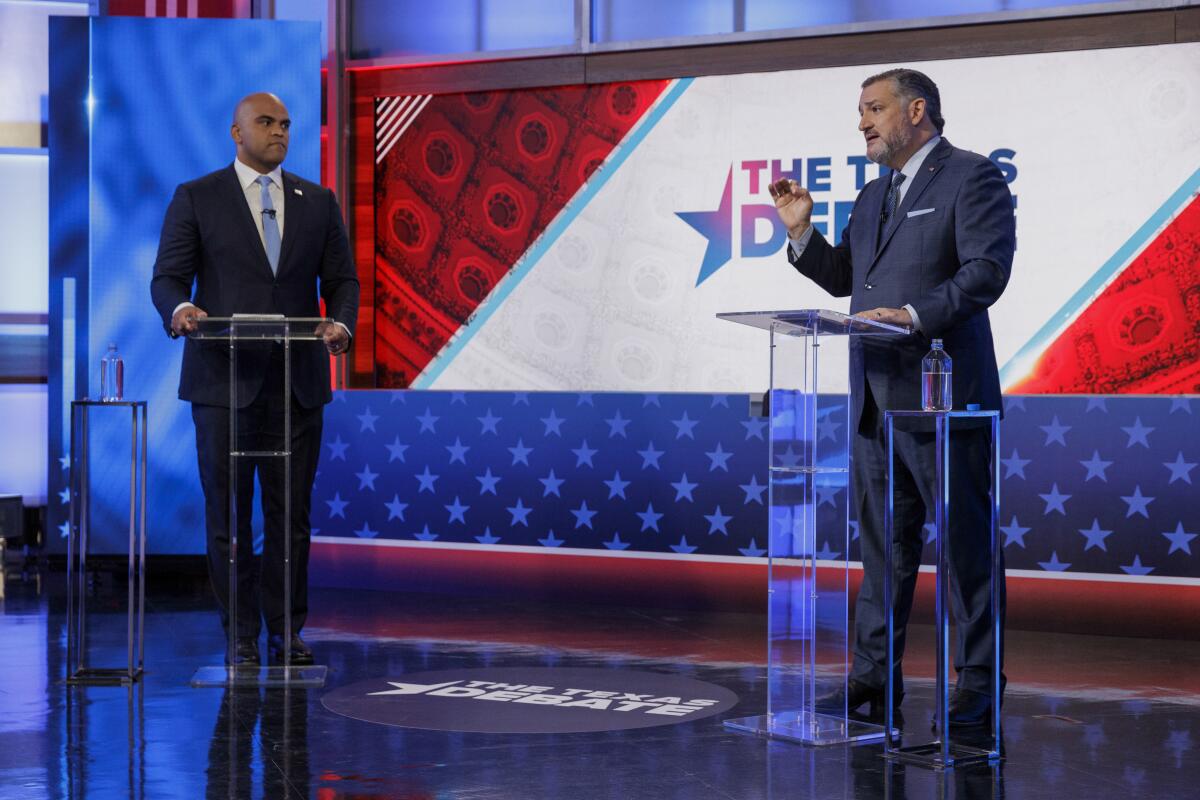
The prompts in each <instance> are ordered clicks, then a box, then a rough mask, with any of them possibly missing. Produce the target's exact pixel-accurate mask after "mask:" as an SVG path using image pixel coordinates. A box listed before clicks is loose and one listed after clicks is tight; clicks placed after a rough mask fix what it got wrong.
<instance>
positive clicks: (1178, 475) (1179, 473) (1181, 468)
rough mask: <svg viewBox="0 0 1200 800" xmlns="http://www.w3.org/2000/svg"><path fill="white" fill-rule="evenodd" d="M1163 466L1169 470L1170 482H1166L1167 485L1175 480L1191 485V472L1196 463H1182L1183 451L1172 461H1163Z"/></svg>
mask: <svg viewBox="0 0 1200 800" xmlns="http://www.w3.org/2000/svg"><path fill="white" fill-rule="evenodd" d="M1163 466H1164V467H1166V468H1167V469H1169V470H1171V480H1169V481H1167V485H1168V486H1169V485H1170V484H1172V483H1174V482H1175V481H1177V480H1180V481H1184V482H1185V483H1191V482H1192V476H1191V472H1192V470H1193V469H1194V468H1195V466H1196V463H1195V462H1194V461H1184V460H1183V451H1182V450H1180V451H1179V455H1177V456H1175V460H1174V461H1164V462H1163Z"/></svg>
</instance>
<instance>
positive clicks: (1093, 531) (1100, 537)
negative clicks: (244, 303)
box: [1079, 518, 1112, 553]
mask: <svg viewBox="0 0 1200 800" xmlns="http://www.w3.org/2000/svg"><path fill="white" fill-rule="evenodd" d="M1079 532H1080V533H1082V534H1083V535H1084V536H1086V537H1087V544H1085V545H1084V546H1083V552H1085V553H1086V552H1087V551H1088V550H1091V549H1092V548H1093V547H1099V548H1100V549H1101V550H1103V551H1104V552H1106V553H1107V552H1108V546H1107V545H1106V544H1105V543H1104V540H1105V539H1107V538H1108V537H1109V536H1111V535H1112V531H1105V530H1101V529H1100V520H1098V519H1095V518H1093V519H1092V527H1091V528H1087V529H1084V528H1080V529H1079Z"/></svg>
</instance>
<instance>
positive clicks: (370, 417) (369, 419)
mask: <svg viewBox="0 0 1200 800" xmlns="http://www.w3.org/2000/svg"><path fill="white" fill-rule="evenodd" d="M377 419H379V417H378V416H377V415H375V414H372V413H371V409H369V408H368V409H367V410H366V411H364V412H363V413H361V414H359V415H358V421H359V423H361V426H362V427H360V428H359V429H358V430H359V433H362V432H363V431H368V430H369V431H374V430H375V420H377Z"/></svg>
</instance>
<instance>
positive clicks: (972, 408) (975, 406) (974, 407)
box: [967, 403, 979, 411]
mask: <svg viewBox="0 0 1200 800" xmlns="http://www.w3.org/2000/svg"><path fill="white" fill-rule="evenodd" d="M978 410H979V403H967V411H978Z"/></svg>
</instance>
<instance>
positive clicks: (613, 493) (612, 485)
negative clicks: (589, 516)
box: [603, 470, 629, 500]
mask: <svg viewBox="0 0 1200 800" xmlns="http://www.w3.org/2000/svg"><path fill="white" fill-rule="evenodd" d="M603 483H604V485H605V486H607V487H608V499H609V500H612V499H613V498H614V497H620V498H622V499H624V498H625V487H626V486H628V485H629V481H623V480H621V471H620V470H617V471H616V472H615V473H613V477H612V480H611V481H604V482H603Z"/></svg>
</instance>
